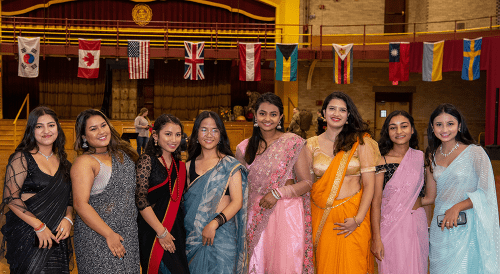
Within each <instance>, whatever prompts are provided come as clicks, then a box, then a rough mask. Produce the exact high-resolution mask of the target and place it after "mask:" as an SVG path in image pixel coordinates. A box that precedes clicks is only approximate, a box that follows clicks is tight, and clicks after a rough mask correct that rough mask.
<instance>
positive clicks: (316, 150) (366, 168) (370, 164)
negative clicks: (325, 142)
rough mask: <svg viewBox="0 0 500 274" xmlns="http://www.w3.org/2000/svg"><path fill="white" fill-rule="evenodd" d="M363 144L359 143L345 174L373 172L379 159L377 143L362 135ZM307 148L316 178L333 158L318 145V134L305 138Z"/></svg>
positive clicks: (357, 174) (321, 174) (323, 171)
mask: <svg viewBox="0 0 500 274" xmlns="http://www.w3.org/2000/svg"><path fill="white" fill-rule="evenodd" d="M363 141H364V142H365V143H364V144H363V145H359V146H358V148H357V149H356V151H355V152H354V154H353V156H352V158H351V161H350V162H349V165H348V167H347V171H346V176H360V175H361V173H365V172H375V167H376V166H377V164H378V162H379V160H380V157H381V156H380V151H379V149H378V144H377V142H376V141H375V140H373V139H372V138H370V137H364V138H363ZM307 148H308V149H309V151H310V153H311V155H312V168H313V170H312V171H313V172H314V174H315V175H316V177H317V178H320V177H321V176H323V174H324V173H325V171H326V170H327V169H328V166H330V163H331V162H332V160H333V158H332V157H330V156H329V155H327V154H326V153H325V152H323V151H322V150H321V148H320V146H319V142H318V136H314V137H311V138H309V139H307Z"/></svg>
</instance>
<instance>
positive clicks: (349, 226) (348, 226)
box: [333, 218, 358, 238]
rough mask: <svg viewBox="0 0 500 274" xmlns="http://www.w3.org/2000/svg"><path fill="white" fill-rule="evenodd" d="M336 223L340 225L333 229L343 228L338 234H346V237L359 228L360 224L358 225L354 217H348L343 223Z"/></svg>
mask: <svg viewBox="0 0 500 274" xmlns="http://www.w3.org/2000/svg"><path fill="white" fill-rule="evenodd" d="M334 225H338V227H334V228H333V230H342V231H340V232H339V233H337V235H342V234H346V233H347V234H346V235H345V236H344V238H347V236H349V235H351V233H353V232H354V230H356V228H358V225H356V222H355V221H354V218H346V219H345V220H344V222H343V223H335V224H334Z"/></svg>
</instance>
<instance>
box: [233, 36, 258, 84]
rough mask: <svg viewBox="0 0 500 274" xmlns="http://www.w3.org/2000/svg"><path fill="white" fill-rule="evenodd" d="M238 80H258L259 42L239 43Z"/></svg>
mask: <svg viewBox="0 0 500 274" xmlns="http://www.w3.org/2000/svg"><path fill="white" fill-rule="evenodd" d="M238 47H239V56H240V81H260V79H261V76H260V49H261V46H260V43H257V44H243V43H242V44H239V45H238Z"/></svg>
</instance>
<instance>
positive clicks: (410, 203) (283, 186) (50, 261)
mask: <svg viewBox="0 0 500 274" xmlns="http://www.w3.org/2000/svg"><path fill="white" fill-rule="evenodd" d="M255 111H256V112H255V123H254V128H253V133H252V136H251V137H250V138H249V139H246V140H244V141H243V142H241V143H240V144H238V146H237V149H236V155H233V152H232V151H231V148H230V145H229V138H228V136H227V133H226V130H225V127H224V124H223V122H222V121H221V119H220V118H219V116H218V115H217V114H216V113H214V112H211V111H205V112H202V113H201V114H200V115H198V117H197V118H196V120H195V122H194V126H193V130H192V134H191V137H190V140H189V146H188V154H189V156H188V159H187V162H186V163H184V162H182V161H181V160H180V149H179V145H180V143H181V139H182V134H183V125H182V124H181V122H180V121H179V119H178V118H176V117H175V116H172V115H169V114H162V115H160V116H159V117H158V118H157V119H156V121H155V122H154V126H153V128H152V136H151V138H149V140H148V141H147V145H146V147H145V150H144V151H143V153H142V155H140V157H139V155H138V154H137V152H136V151H135V150H134V149H133V148H132V147H131V146H130V145H129V144H128V143H127V142H125V141H123V140H121V139H120V137H119V135H118V133H117V132H116V130H115V129H114V128H113V126H112V125H111V123H110V121H109V120H108V118H107V117H106V116H105V115H104V114H102V113H101V112H99V111H97V110H85V111H83V112H82V113H80V114H79V115H78V117H77V119H76V125H75V132H76V142H75V144H74V148H75V150H76V151H77V152H78V155H79V156H78V157H77V158H76V160H75V161H74V163H73V165H71V164H70V163H69V161H68V160H67V159H66V158H67V155H66V152H65V150H64V145H65V136H64V132H63V131H62V130H61V126H60V124H59V122H58V119H57V116H56V114H55V113H54V112H53V111H52V110H51V109H49V108H46V107H37V108H36V109H34V110H33V111H32V112H31V114H30V116H29V118H28V123H27V126H26V131H25V134H24V137H23V140H22V141H21V143H20V144H19V146H18V147H17V148H16V151H15V152H14V153H13V154H12V155H11V157H10V159H9V164H8V166H7V171H6V176H5V187H4V197H3V205H7V206H8V208H10V211H9V212H8V213H6V224H5V225H4V226H3V227H2V233H3V235H4V238H5V240H6V242H7V254H6V257H7V260H8V263H9V265H10V268H11V273H69V267H68V265H69V261H70V257H69V256H70V254H71V253H72V250H71V244H70V242H69V241H68V237H69V235H70V231H71V226H72V225H73V224H74V226H75V228H74V246H75V254H76V260H77V266H78V271H79V273H139V272H140V267H142V273H164V274H169V273H263V274H264V273H341V274H351V273H352V274H354V273H360V274H361V273H363V274H364V273H373V272H374V260H373V258H374V257H375V258H376V259H377V262H378V267H379V273H384V274H385V273H418V274H423V273H427V266H428V258H429V260H430V273H497V271H498V269H500V228H499V221H498V208H497V200H496V192H495V184H494V178H493V172H492V168H491V163H490V161H489V158H488V156H487V155H486V153H485V152H484V150H483V149H482V148H481V147H480V146H477V145H475V143H474V140H473V138H472V137H471V135H470V133H469V130H468V128H467V125H466V122H465V119H464V117H463V116H462V115H461V114H460V112H459V111H458V110H457V109H456V108H455V107H454V106H453V105H450V104H443V105H440V106H439V107H438V108H437V109H436V110H435V111H434V112H433V113H432V114H431V117H430V119H429V127H428V140H429V145H428V148H427V150H426V153H425V155H424V153H422V152H421V151H419V150H418V139H417V132H416V129H415V125H414V121H413V118H412V117H411V116H410V115H409V114H408V113H406V112H404V111H395V112H393V113H391V114H390V115H389V116H388V117H387V119H386V121H385V123H384V126H383V128H382V132H381V136H380V141H379V142H378V143H377V142H375V141H374V140H373V139H372V138H371V136H370V134H369V126H368V124H367V123H366V122H365V121H364V120H363V119H362V118H361V115H360V113H359V112H358V110H357V108H356V105H355V104H354V102H353V101H352V100H351V98H350V97H349V96H348V95H347V94H345V93H342V92H333V93H332V94H330V95H329V96H328V97H327V98H326V99H325V100H324V103H323V107H322V113H321V114H322V115H323V117H324V119H325V121H326V130H325V132H324V133H322V134H320V135H319V136H315V137H312V138H309V139H308V140H304V139H302V138H301V137H299V136H297V135H295V134H293V133H284V132H283V126H284V125H283V104H282V101H281V99H280V98H279V97H278V96H276V95H274V94H272V93H266V94H263V95H262V96H261V97H260V98H259V99H258V100H257V102H256V104H255ZM144 127H146V126H144ZM424 182H425V183H424ZM433 203H434V204H435V210H434V218H433V221H432V224H431V226H430V237H429V232H428V224H427V218H426V215H425V211H424V210H423V208H422V206H424V205H429V204H433ZM73 209H75V210H76V213H77V215H76V218H73ZM429 243H430V248H429ZM372 254H373V255H374V256H373V255H372Z"/></svg>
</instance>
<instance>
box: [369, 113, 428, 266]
mask: <svg viewBox="0 0 500 274" xmlns="http://www.w3.org/2000/svg"><path fill="white" fill-rule="evenodd" d="M379 148H380V153H381V154H382V156H383V157H382V159H381V160H380V162H379V166H377V168H376V170H377V171H376V172H377V175H376V179H375V193H374V197H373V201H372V211H371V217H372V233H373V238H372V240H373V244H372V247H371V249H372V253H373V255H375V257H376V258H377V262H378V271H379V273H381V274H389V273H394V274H397V273H408V274H426V273H427V258H428V255H429V234H428V232H427V217H426V214H425V210H424V209H423V208H422V206H423V205H427V204H430V203H432V202H433V200H432V199H426V198H425V197H424V192H423V188H424V155H423V152H422V151H420V150H417V149H418V138H417V131H416V130H415V125H414V122H413V118H412V117H411V115H410V114H408V113H407V112H406V111H394V112H392V113H391V114H389V116H388V117H387V119H386V120H385V123H384V125H383V126H382V130H381V133H380V140H379ZM430 191H432V189H431V188H429V189H427V192H430ZM426 196H427V197H431V196H432V195H426Z"/></svg>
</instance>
